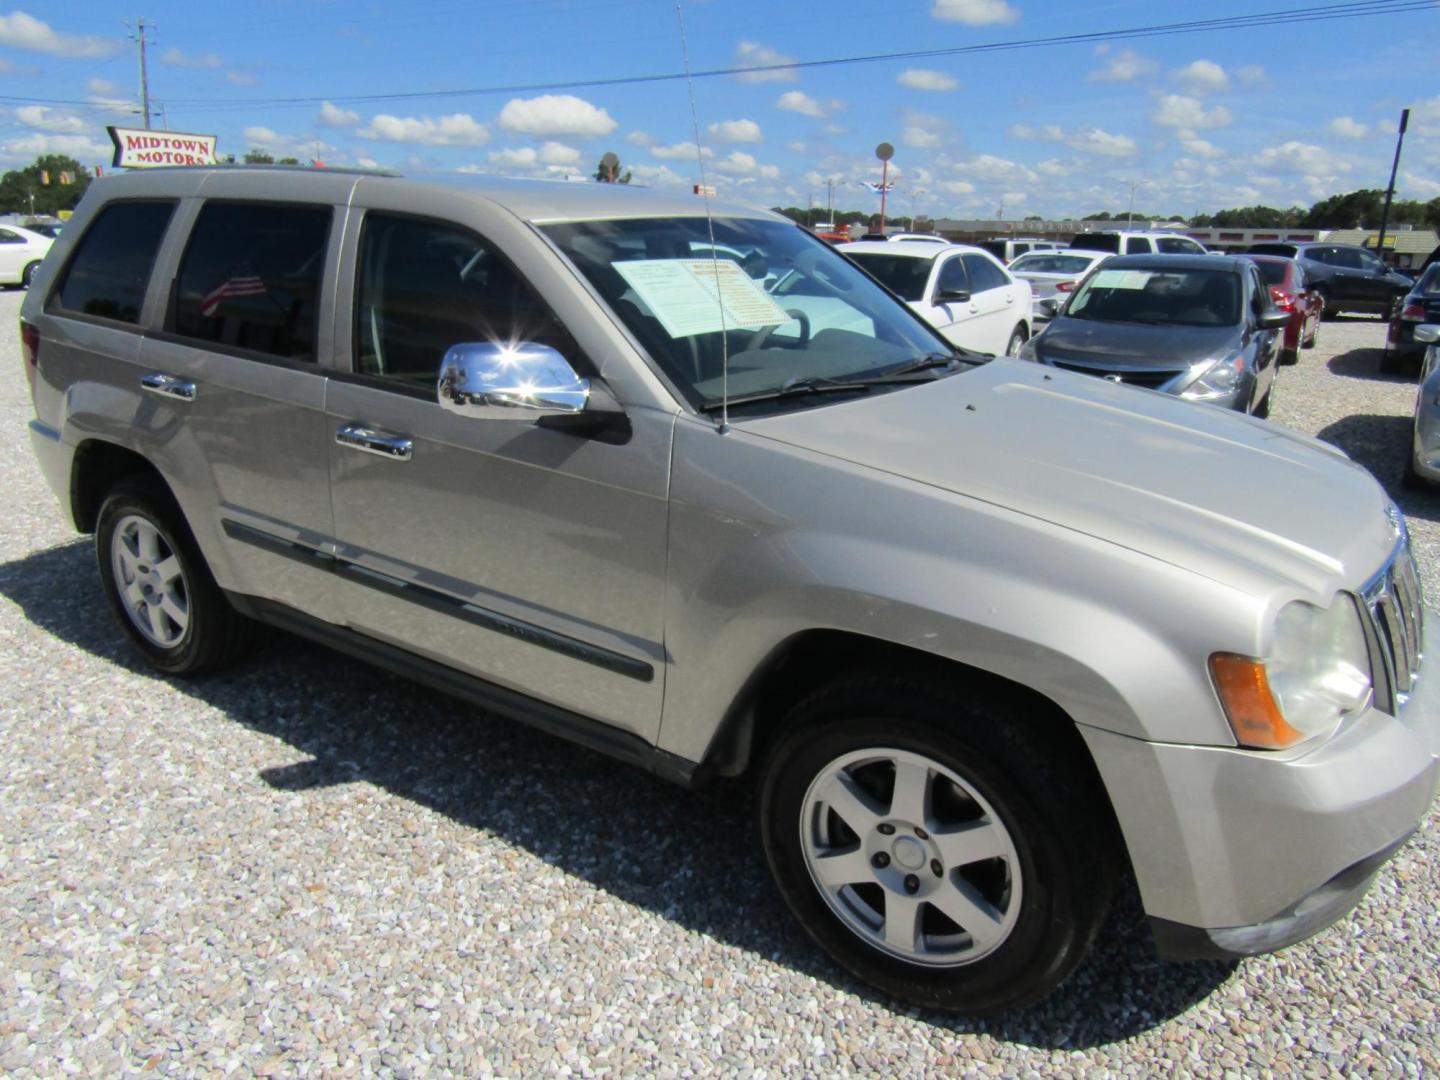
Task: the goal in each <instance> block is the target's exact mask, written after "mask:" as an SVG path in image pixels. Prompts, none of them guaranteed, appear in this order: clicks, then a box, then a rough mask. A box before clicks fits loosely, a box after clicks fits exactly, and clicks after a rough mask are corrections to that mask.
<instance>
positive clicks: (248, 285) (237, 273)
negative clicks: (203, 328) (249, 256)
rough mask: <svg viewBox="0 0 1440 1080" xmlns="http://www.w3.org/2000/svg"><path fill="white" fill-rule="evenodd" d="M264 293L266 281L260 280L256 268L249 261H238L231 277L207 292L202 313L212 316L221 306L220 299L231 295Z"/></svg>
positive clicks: (261, 294)
mask: <svg viewBox="0 0 1440 1080" xmlns="http://www.w3.org/2000/svg"><path fill="white" fill-rule="evenodd" d="M264 295H265V283H264V282H263V281H261V280H260V275H259V274H257V273H255V268H254V267H253V266H251V265H250V264H249V263H244V262H242V263H236V264H235V266H234V268H232V269H231V271H230V275H229V277H227V278H226V279H225V280H224V281H222V282H221V283H220V284H219V285H217V286H215V288H213V289H211V290H210V291H209V292H208V293H206V294H205V299H204V300H202V301H200V314H201V315H204V316H205V317H206V318H207V319H208V318H210V317H211V316H212V315H214V314H215V311H216V309H217V308H219V307H220V301H221V300H228V299H230V298H231V297H235V296H264Z"/></svg>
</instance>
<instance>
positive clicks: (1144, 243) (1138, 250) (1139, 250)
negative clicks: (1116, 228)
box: [1125, 236, 1155, 255]
mask: <svg viewBox="0 0 1440 1080" xmlns="http://www.w3.org/2000/svg"><path fill="white" fill-rule="evenodd" d="M1154 250H1155V249H1154V248H1153V247H1151V246H1150V241H1149V240H1148V239H1146V238H1145V237H1143V236H1129V237H1126V238H1125V254H1126V255H1150V254H1152V253H1153V252H1154Z"/></svg>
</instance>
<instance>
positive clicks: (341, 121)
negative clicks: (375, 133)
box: [318, 101, 360, 127]
mask: <svg viewBox="0 0 1440 1080" xmlns="http://www.w3.org/2000/svg"><path fill="white" fill-rule="evenodd" d="M318 119H319V121H320V123H322V124H328V125H329V126H330V127H349V126H350V125H351V124H358V123H359V122H360V114H359V113H357V112H351V111H350V110H349V109H342V108H340V107H339V106H338V105H332V104H331V103H330V102H328V101H322V102H321V103H320V116H319V117H318Z"/></svg>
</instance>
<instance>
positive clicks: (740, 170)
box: [715, 150, 757, 176]
mask: <svg viewBox="0 0 1440 1080" xmlns="http://www.w3.org/2000/svg"><path fill="white" fill-rule="evenodd" d="M715 168H716V169H717V170H718V171H719V172H722V173H729V174H730V175H731V176H749V175H750V174H751V173H753V172H755V170H756V168H757V165H756V162H755V158H754V157H753V156H752V155H750V154H747V153H745V152H744V151H743V150H734V151H731V153H730V156H729V157H727V158H725V159H724V160H722V161H719V162H716V164H715Z"/></svg>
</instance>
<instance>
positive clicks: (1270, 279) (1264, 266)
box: [1255, 262, 1285, 285]
mask: <svg viewBox="0 0 1440 1080" xmlns="http://www.w3.org/2000/svg"><path fill="white" fill-rule="evenodd" d="M1255 266H1256V268H1257V269H1258V270H1259V271H1260V276H1261V277H1262V278H1263V279H1264V280H1265V284H1266V285H1284V284H1285V264H1284V263H1282V262H1262V263H1256V264H1255Z"/></svg>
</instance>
